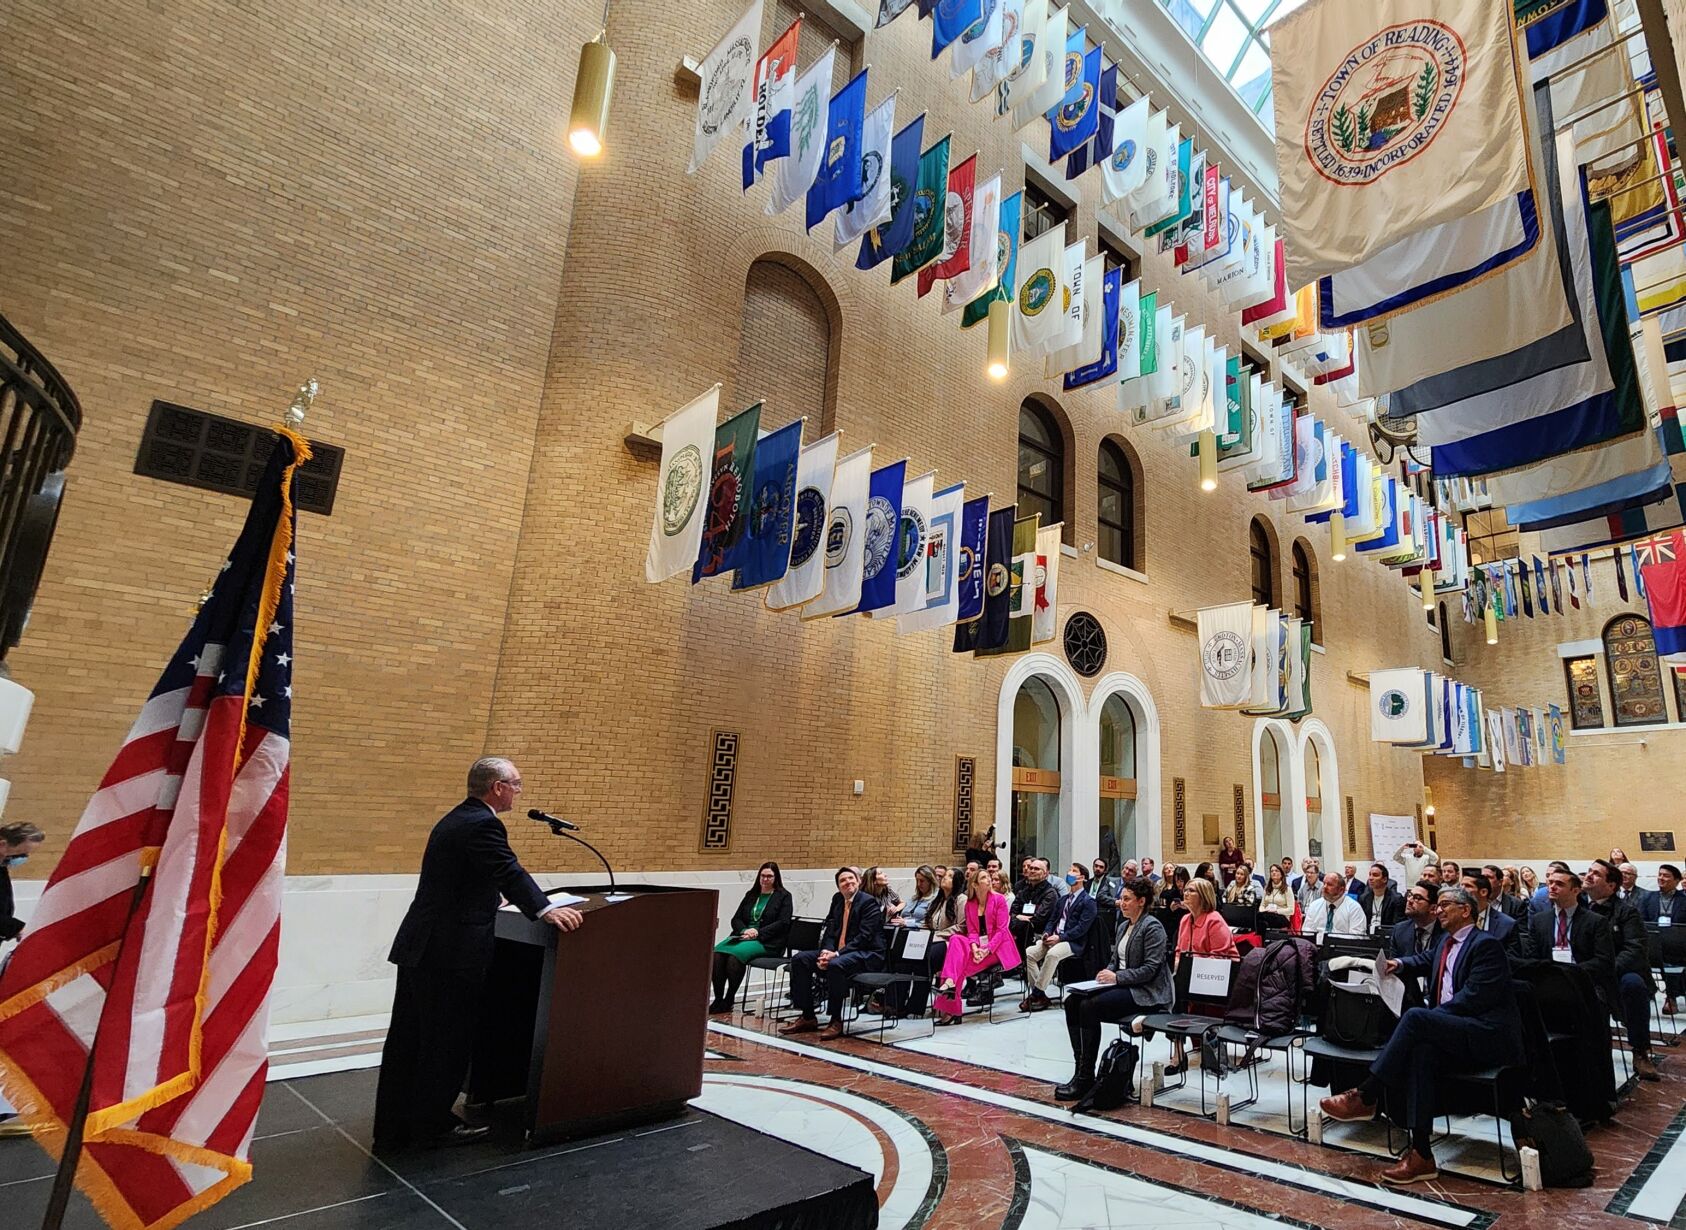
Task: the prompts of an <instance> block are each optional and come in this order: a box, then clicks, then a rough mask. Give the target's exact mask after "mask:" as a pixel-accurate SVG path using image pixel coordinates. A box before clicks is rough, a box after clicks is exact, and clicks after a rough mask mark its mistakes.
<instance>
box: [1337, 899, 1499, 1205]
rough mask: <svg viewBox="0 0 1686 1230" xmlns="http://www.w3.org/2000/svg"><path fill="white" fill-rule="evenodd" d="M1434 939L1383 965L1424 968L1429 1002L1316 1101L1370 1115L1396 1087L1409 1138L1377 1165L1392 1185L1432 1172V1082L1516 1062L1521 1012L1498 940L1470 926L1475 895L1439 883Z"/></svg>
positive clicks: (1348, 1113)
mask: <svg viewBox="0 0 1686 1230" xmlns="http://www.w3.org/2000/svg"><path fill="white" fill-rule="evenodd" d="M1436 910H1437V912H1438V914H1439V918H1440V926H1441V937H1440V941H1439V943H1437V944H1436V945H1435V946H1434V947H1433V948H1431V949H1429V950H1428V951H1427V952H1420V953H1414V954H1412V955H1410V956H1406V957H1402V958H1400V959H1398V960H1393V961H1389V962H1388V963H1387V968H1388V972H1389V973H1398V974H1413V973H1414V974H1426V975H1429V979H1428V983H1427V986H1426V987H1425V988H1424V991H1425V994H1426V996H1427V999H1428V1002H1429V1005H1430V1006H1429V1007H1426V1008H1411V1009H1409V1010H1407V1011H1406V1013H1405V1015H1404V1016H1402V1017H1401V1018H1400V1019H1399V1025H1398V1027H1397V1028H1396V1029H1395V1030H1394V1031H1393V1036H1392V1037H1391V1038H1389V1039H1388V1042H1387V1045H1386V1046H1385V1047H1384V1048H1383V1049H1382V1053H1381V1056H1380V1057H1379V1058H1378V1059H1377V1060H1376V1062H1375V1063H1373V1064H1372V1065H1370V1075H1369V1076H1367V1077H1366V1078H1365V1079H1364V1082H1363V1083H1362V1084H1361V1085H1359V1086H1358V1087H1357V1088H1355V1089H1348V1090H1347V1091H1346V1092H1345V1093H1338V1094H1335V1095H1333V1096H1332V1097H1327V1098H1324V1099H1323V1100H1322V1102H1321V1103H1319V1105H1320V1107H1321V1108H1322V1111H1323V1113H1324V1114H1325V1115H1327V1116H1328V1117H1329V1118H1331V1119H1335V1120H1338V1121H1340V1122H1343V1123H1345V1122H1352V1121H1355V1120H1363V1119H1369V1118H1371V1117H1372V1116H1373V1115H1374V1114H1375V1112H1376V1102H1377V1099H1378V1098H1379V1097H1380V1095H1381V1092H1382V1090H1383V1089H1392V1090H1395V1091H1403V1093H1404V1096H1405V1106H1406V1118H1407V1119H1408V1121H1409V1126H1410V1129H1411V1146H1410V1148H1408V1149H1406V1150H1405V1153H1404V1156H1402V1157H1401V1158H1400V1159H1399V1160H1398V1161H1397V1162H1395V1163H1394V1164H1393V1165H1392V1166H1389V1167H1388V1168H1387V1169H1385V1170H1383V1171H1382V1173H1381V1176H1380V1177H1381V1180H1382V1182H1384V1183H1391V1184H1394V1185H1396V1186H1398V1185H1402V1184H1406V1183H1417V1182H1420V1181H1422V1180H1424V1179H1432V1178H1434V1177H1436V1176H1437V1175H1438V1174H1439V1171H1438V1170H1437V1169H1436V1167H1435V1165H1434V1154H1433V1152H1432V1150H1431V1149H1430V1146H1429V1141H1430V1138H1431V1136H1432V1134H1433V1131H1434V1114H1435V1085H1436V1082H1437V1080H1438V1079H1439V1078H1440V1077H1442V1076H1444V1075H1445V1074H1446V1073H1448V1072H1460V1071H1466V1072H1467V1071H1475V1070H1479V1069H1481V1068H1489V1067H1494V1066H1496V1065H1501V1064H1513V1063H1521V1062H1522V1059H1523V1053H1522V1018H1521V1015H1520V1014H1519V1013H1518V1011H1517V1007H1516V993H1515V991H1514V990H1513V989H1512V987H1511V981H1510V963H1509V961H1508V960H1506V958H1505V951H1504V945H1503V944H1502V943H1501V942H1500V941H1499V940H1497V939H1495V938H1494V937H1493V935H1492V933H1491V932H1488V931H1482V930H1479V929H1478V928H1477V927H1476V926H1475V902H1474V900H1473V899H1472V897H1471V895H1470V893H1469V890H1467V889H1465V888H1463V887H1462V886H1453V887H1447V888H1442V889H1441V890H1440V900H1439V903H1438V905H1437V906H1436Z"/></svg>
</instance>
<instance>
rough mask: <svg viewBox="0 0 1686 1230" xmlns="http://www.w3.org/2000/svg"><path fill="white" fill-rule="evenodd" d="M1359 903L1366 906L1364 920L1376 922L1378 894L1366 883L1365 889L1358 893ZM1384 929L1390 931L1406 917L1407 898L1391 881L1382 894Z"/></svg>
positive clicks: (1370, 922)
mask: <svg viewBox="0 0 1686 1230" xmlns="http://www.w3.org/2000/svg"><path fill="white" fill-rule="evenodd" d="M1358 904H1359V905H1361V906H1363V907H1364V922H1365V923H1366V924H1367V925H1368V924H1373V923H1374V922H1375V917H1376V915H1375V909H1376V894H1375V893H1374V892H1373V891H1371V889H1370V886H1369V885H1368V884H1366V885H1365V886H1364V891H1363V892H1362V893H1360V894H1358ZM1381 904H1382V930H1383V931H1390V930H1392V929H1393V927H1394V925H1395V924H1397V923H1398V922H1399V921H1400V920H1401V919H1403V918H1404V917H1405V898H1403V897H1401V896H1400V895H1399V890H1398V889H1397V888H1395V887H1394V886H1393V884H1392V882H1391V881H1390V882H1389V883H1388V886H1387V891H1386V892H1385V893H1383V894H1382V903H1381Z"/></svg>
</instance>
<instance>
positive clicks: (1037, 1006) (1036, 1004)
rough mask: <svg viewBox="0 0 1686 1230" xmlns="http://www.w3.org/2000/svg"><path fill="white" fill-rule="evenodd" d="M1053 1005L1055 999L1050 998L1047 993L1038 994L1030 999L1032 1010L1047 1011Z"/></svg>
mask: <svg viewBox="0 0 1686 1230" xmlns="http://www.w3.org/2000/svg"><path fill="white" fill-rule="evenodd" d="M1053 1006H1054V1001H1053V1000H1051V999H1049V998H1048V997H1047V996H1046V995H1038V996H1036V997H1035V998H1034V999H1032V1000H1031V1001H1030V1010H1031V1011H1032V1012H1046V1011H1047V1010H1048V1009H1049V1008H1052V1007H1053Z"/></svg>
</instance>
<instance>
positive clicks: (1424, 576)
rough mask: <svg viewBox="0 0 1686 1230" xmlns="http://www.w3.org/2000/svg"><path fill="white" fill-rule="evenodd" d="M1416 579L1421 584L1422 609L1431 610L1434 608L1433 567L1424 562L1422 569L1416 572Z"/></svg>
mask: <svg viewBox="0 0 1686 1230" xmlns="http://www.w3.org/2000/svg"><path fill="white" fill-rule="evenodd" d="M1417 579H1418V581H1419V582H1420V583H1421V585H1422V591H1423V610H1425V611H1432V610H1433V609H1434V569H1432V568H1430V567H1429V566H1428V565H1427V564H1424V565H1423V570H1422V571H1421V572H1419V573H1418V574H1417Z"/></svg>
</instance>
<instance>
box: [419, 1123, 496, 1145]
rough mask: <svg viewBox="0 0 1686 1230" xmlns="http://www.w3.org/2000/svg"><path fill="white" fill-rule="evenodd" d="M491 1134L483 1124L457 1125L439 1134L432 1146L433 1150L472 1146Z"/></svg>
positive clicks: (490, 1130)
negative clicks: (446, 1147)
mask: <svg viewBox="0 0 1686 1230" xmlns="http://www.w3.org/2000/svg"><path fill="white" fill-rule="evenodd" d="M491 1134H492V1129H491V1128H489V1127H486V1126H484V1125H483V1124H482V1125H478V1126H477V1125H475V1124H472V1123H459V1124H457V1126H456V1127H454V1128H452V1129H450V1130H449V1131H447V1132H441V1133H440V1134H439V1135H437V1136H435V1137H434V1138H433V1145H434V1147H435V1148H443V1147H445V1146H448V1145H472V1144H474V1143H475V1142H476V1141H480V1140H485V1139H486V1137H488V1136H490V1135H491Z"/></svg>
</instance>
